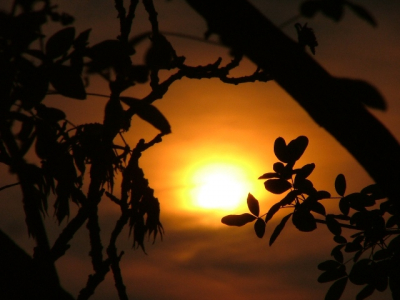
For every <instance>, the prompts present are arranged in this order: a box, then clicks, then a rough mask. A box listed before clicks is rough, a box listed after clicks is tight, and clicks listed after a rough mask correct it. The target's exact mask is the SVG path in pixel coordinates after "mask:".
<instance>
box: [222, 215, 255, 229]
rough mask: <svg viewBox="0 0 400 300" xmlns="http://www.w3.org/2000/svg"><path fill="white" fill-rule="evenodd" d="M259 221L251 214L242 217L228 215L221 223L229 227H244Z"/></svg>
mask: <svg viewBox="0 0 400 300" xmlns="http://www.w3.org/2000/svg"><path fill="white" fill-rule="evenodd" d="M255 219H257V218H256V217H255V216H253V215H251V214H249V213H244V214H241V215H228V216H225V217H223V218H222V219H221V222H222V223H223V224H225V225H228V226H239V227H240V226H243V225H245V224H247V223H249V222H252V221H254V220H255Z"/></svg>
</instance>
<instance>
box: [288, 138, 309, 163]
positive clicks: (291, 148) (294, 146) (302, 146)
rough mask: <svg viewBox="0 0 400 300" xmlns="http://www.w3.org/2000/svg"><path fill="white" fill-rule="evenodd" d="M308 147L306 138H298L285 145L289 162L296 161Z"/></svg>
mask: <svg viewBox="0 0 400 300" xmlns="http://www.w3.org/2000/svg"><path fill="white" fill-rule="evenodd" d="M307 145H308V138H307V137H306V136H299V137H297V138H296V139H294V140H292V141H290V143H289V144H288V145H287V151H288V160H289V162H295V161H297V160H298V159H299V158H300V157H301V156H302V155H303V153H304V151H305V150H306V148H307Z"/></svg>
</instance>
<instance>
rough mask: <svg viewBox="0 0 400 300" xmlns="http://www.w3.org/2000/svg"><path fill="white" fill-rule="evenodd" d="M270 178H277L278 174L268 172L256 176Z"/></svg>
mask: <svg viewBox="0 0 400 300" xmlns="http://www.w3.org/2000/svg"><path fill="white" fill-rule="evenodd" d="M270 178H279V175H278V174H277V173H272V172H269V173H265V174H263V175H261V176H260V177H258V179H270Z"/></svg>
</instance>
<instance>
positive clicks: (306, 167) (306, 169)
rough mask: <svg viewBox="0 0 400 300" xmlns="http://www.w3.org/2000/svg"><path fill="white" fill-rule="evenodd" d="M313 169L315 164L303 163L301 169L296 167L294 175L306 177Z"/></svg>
mask: <svg viewBox="0 0 400 300" xmlns="http://www.w3.org/2000/svg"><path fill="white" fill-rule="evenodd" d="M314 169H315V164H314V163H312V164H307V165H304V166H303V167H302V168H301V169H298V170H297V172H296V176H299V177H302V178H307V177H308V176H310V174H311V173H312V171H314Z"/></svg>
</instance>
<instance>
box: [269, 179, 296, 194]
mask: <svg viewBox="0 0 400 300" xmlns="http://www.w3.org/2000/svg"><path fill="white" fill-rule="evenodd" d="M264 186H265V189H266V190H267V191H269V192H271V193H273V194H282V193H284V192H286V191H287V190H288V189H290V188H291V187H292V185H291V183H290V182H288V181H287V180H285V179H269V180H267V181H266V182H264Z"/></svg>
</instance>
